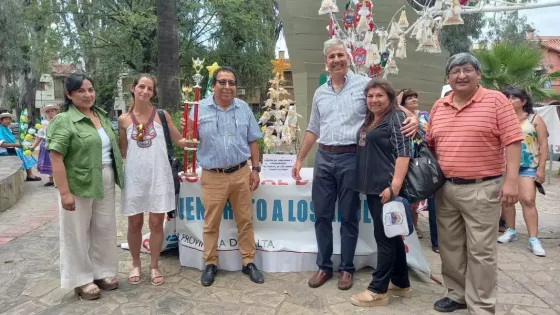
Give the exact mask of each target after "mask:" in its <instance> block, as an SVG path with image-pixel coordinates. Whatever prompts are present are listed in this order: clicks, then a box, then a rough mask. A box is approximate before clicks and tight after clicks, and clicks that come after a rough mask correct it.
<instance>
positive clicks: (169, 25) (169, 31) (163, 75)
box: [156, 0, 181, 110]
mask: <svg viewBox="0 0 560 315" xmlns="http://www.w3.org/2000/svg"><path fill="white" fill-rule="evenodd" d="M156 9H157V21H158V25H157V42H158V65H157V80H158V103H159V107H160V108H165V109H173V110H175V109H177V108H178V107H179V104H180V102H181V90H180V89H181V88H180V86H179V35H178V32H177V0H156Z"/></svg>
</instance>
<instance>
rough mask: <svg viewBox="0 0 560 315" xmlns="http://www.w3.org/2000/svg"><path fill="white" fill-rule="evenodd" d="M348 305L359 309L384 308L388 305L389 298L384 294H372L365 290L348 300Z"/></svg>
mask: <svg viewBox="0 0 560 315" xmlns="http://www.w3.org/2000/svg"><path fill="white" fill-rule="evenodd" d="M350 303H352V304H354V305H356V306H360V307H373V306H386V305H389V297H388V296H387V294H386V293H383V294H380V293H373V292H371V291H369V290H365V291H363V292H362V293H360V294H358V295H354V296H352V297H351V298H350Z"/></svg>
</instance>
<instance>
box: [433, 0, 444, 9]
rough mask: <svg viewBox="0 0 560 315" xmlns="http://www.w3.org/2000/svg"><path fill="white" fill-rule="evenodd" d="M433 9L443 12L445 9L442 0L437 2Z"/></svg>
mask: <svg viewBox="0 0 560 315" xmlns="http://www.w3.org/2000/svg"><path fill="white" fill-rule="evenodd" d="M432 8H433V9H434V10H441V9H442V8H443V2H442V1H441V0H436V3H434V6H433V7H432Z"/></svg>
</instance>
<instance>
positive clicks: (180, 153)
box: [169, 111, 264, 171]
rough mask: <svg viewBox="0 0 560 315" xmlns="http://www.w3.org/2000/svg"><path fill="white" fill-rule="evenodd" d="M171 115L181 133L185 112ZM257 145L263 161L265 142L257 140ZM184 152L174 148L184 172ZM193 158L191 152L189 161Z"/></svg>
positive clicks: (256, 117) (258, 115) (257, 115)
mask: <svg viewBox="0 0 560 315" xmlns="http://www.w3.org/2000/svg"><path fill="white" fill-rule="evenodd" d="M169 114H170V115H171V118H172V119H173V124H174V125H175V126H176V127H177V129H179V131H181V130H182V128H180V126H181V117H183V111H176V112H173V113H169ZM254 115H255V119H256V120H257V121H258V120H259V119H260V117H261V115H262V114H261V113H254ZM257 143H258V145H259V160H260V161H262V156H263V152H264V142H263V140H262V138H261V139H259V140H257ZM183 152H184V150H183V149H181V148H179V147H178V146H173V153H174V154H175V158H176V159H177V160H178V161H179V162H180V165H181V168H180V169H181V171H182V170H183V156H184V155H183V154H184V153H183ZM190 158H191V153H190V152H189V159H190Z"/></svg>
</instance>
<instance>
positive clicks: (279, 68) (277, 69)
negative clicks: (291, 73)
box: [270, 51, 290, 81]
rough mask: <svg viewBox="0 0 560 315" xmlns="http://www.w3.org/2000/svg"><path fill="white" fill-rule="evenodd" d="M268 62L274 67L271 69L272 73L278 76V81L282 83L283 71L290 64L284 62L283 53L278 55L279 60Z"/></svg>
mask: <svg viewBox="0 0 560 315" xmlns="http://www.w3.org/2000/svg"><path fill="white" fill-rule="evenodd" d="M270 62H271V63H272V65H273V66H274V69H272V73H275V74H277V75H280V80H282V81H283V80H284V71H286V70H287V69H289V68H290V63H288V62H286V59H284V52H283V51H281V52H280V53H279V58H278V59H276V60H271V61H270Z"/></svg>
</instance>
